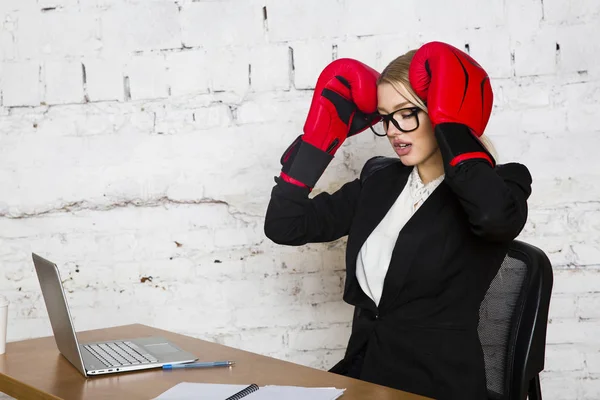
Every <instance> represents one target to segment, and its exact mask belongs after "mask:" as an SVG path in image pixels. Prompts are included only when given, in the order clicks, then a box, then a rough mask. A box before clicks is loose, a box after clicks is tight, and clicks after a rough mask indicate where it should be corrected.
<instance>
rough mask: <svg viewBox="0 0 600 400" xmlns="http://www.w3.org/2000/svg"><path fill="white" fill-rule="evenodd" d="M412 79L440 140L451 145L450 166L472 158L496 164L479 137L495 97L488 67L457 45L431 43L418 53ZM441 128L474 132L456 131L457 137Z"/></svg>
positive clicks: (412, 68) (415, 57)
mask: <svg viewBox="0 0 600 400" xmlns="http://www.w3.org/2000/svg"><path fill="white" fill-rule="evenodd" d="M409 79H410V84H411V86H412V88H413V89H414V90H415V92H416V93H417V95H418V96H419V97H420V98H421V99H422V100H423V101H424V102H425V103H426V104H427V110H428V113H429V118H430V120H431V123H432V126H434V127H435V128H436V137H437V138H438V142H443V141H447V142H448V143H447V145H448V146H450V147H451V149H450V150H451V151H450V155H451V157H452V159H451V160H449V162H450V165H452V166H455V165H458V164H459V163H461V162H462V161H466V160H469V159H484V160H486V161H488V162H489V163H490V164H491V165H494V160H493V157H492V156H491V155H490V154H489V152H488V151H487V150H486V149H485V147H484V146H483V145H482V144H481V142H480V141H479V140H478V139H477V138H478V137H479V136H481V135H482V134H483V132H484V130H485V127H486V125H487V123H488V121H489V119H490V114H491V112H492V104H493V100H494V96H493V93H492V86H491V85H490V79H489V77H488V75H487V73H486V72H485V70H484V69H483V68H482V67H481V66H480V65H479V64H478V63H477V62H476V61H475V60H474V59H473V58H472V57H471V56H469V55H468V54H466V53H465V52H463V51H461V50H459V49H457V48H456V47H453V46H451V45H449V44H446V43H442V42H430V43H427V44H425V45H423V46H422V47H421V48H420V49H419V50H417V52H416V53H415V55H414V57H413V59H412V62H411V64H410V68H409ZM456 124H460V125H462V127H460V126H456ZM465 127H468V129H465ZM438 128H439V129H438ZM440 130H441V131H442V132H444V131H446V132H447V131H449V130H451V131H452V132H458V131H467V132H470V133H471V134H472V135H467V136H465V135H464V134H459V133H453V135H454V137H449V136H452V135H444V134H443V133H438V131H440ZM473 135H474V136H473ZM440 136H442V138H440ZM448 146H446V147H448Z"/></svg>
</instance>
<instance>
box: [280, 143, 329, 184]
mask: <svg viewBox="0 0 600 400" xmlns="http://www.w3.org/2000/svg"><path fill="white" fill-rule="evenodd" d="M332 159H333V156H332V155H331V154H328V153H326V152H324V151H323V150H321V149H318V148H316V147H315V146H313V145H311V144H309V143H306V142H305V141H304V140H302V136H298V138H296V140H294V142H293V143H292V144H291V145H290V147H288V149H287V150H286V151H285V153H283V156H282V157H281V165H282V168H281V172H283V173H285V174H286V175H288V176H289V177H290V178H294V179H296V180H298V181H300V182H302V183H304V184H305V185H307V186H308V187H311V188H313V187H315V185H316V183H317V181H318V180H319V178H320V177H321V175H323V172H325V169H326V168H327V166H328V165H329V163H330V162H331V160H332Z"/></svg>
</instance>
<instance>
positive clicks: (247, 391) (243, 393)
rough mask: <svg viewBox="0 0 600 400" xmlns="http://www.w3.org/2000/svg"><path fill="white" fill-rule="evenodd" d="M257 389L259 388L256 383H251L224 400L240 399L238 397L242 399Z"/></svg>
mask: <svg viewBox="0 0 600 400" xmlns="http://www.w3.org/2000/svg"><path fill="white" fill-rule="evenodd" d="M258 389H259V387H258V385H256V384H254V383H253V384H252V385H250V386H248V387H247V388H246V389H244V390H240V391H239V392H237V393H236V394H234V395H232V396H229V397H228V398H226V399H225V400H240V399H243V398H244V397H246V396H248V395H249V394H250V393H252V392H256V391H257V390H258Z"/></svg>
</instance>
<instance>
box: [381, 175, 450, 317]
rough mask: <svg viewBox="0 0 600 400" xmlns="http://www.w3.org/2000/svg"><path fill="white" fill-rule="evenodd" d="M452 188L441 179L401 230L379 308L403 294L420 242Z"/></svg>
mask: <svg viewBox="0 0 600 400" xmlns="http://www.w3.org/2000/svg"><path fill="white" fill-rule="evenodd" d="M449 191H450V188H449V187H448V185H447V184H446V183H445V182H444V181H442V183H441V184H440V185H439V186H438V187H437V188H436V189H435V190H434V191H433V192H432V193H431V195H430V196H429V197H428V198H427V199H426V200H425V202H424V203H423V204H422V205H421V207H419V209H418V210H417V211H416V212H415V213H414V214H413V216H412V217H411V218H410V219H409V220H408V222H407V223H406V224H405V225H404V227H403V228H402V229H401V230H400V233H399V234H398V239H397V240H396V244H395V246H394V250H393V252H392V259H391V261H390V266H389V269H388V271H387V274H386V276H385V280H384V284H383V292H382V294H381V300H380V302H379V309H384V308H386V307H387V306H388V305H391V304H392V303H393V302H394V300H395V299H396V297H398V295H399V294H400V292H401V290H402V287H403V286H404V283H405V282H406V276H407V274H408V273H409V271H410V268H411V266H412V264H413V260H414V258H415V256H416V255H417V251H418V249H419V245H420V244H421V242H422V241H423V240H426V239H427V232H428V230H429V228H430V227H431V226H432V225H433V224H435V220H436V217H437V215H438V214H439V212H440V211H441V210H442V209H443V208H444V206H445V205H446V204H447V201H446V200H447V196H448V195H449Z"/></svg>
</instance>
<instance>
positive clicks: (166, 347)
mask: <svg viewBox="0 0 600 400" xmlns="http://www.w3.org/2000/svg"><path fill="white" fill-rule="evenodd" d="M144 347H145V348H147V349H148V350H150V351H151V352H153V353H154V354H170V353H177V352H178V351H180V350H179V349H177V348H175V347H173V346H171V345H170V344H169V343H157V344H147V345H145V346H144Z"/></svg>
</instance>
